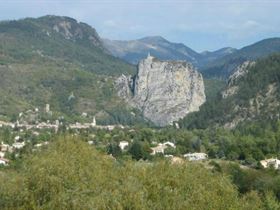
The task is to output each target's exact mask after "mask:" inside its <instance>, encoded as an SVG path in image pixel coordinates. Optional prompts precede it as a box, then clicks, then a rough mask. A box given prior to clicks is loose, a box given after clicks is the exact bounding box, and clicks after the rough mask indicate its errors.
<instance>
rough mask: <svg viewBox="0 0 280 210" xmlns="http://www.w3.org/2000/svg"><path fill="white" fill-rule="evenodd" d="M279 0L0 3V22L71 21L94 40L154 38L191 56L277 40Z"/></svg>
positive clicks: (23, 0) (37, 0) (16, 0)
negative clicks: (94, 35)
mask: <svg viewBox="0 0 280 210" xmlns="http://www.w3.org/2000/svg"><path fill="white" fill-rule="evenodd" d="M279 11H280V0H0V19H1V20H6V19H18V18H24V17H39V16H43V15H47V14H54V15H63V16H70V17H73V18H76V19H77V20H78V21H82V22H86V23H88V24H89V25H91V26H93V27H94V28H96V30H97V32H98V33H99V34H100V36H102V37H105V38H110V39H120V40H130V39H137V38H142V37H144V36H151V35H160V36H163V37H164V38H166V39H168V40H170V41H173V42H180V43H184V44H185V45H187V46H189V47H191V48H192V49H194V50H196V51H199V52H200V51H204V50H216V49H219V48H222V47H226V46H231V47H236V48H240V47H243V46H245V45H248V44H252V43H254V42H257V41H259V40H261V39H264V38H269V37H280V12H279Z"/></svg>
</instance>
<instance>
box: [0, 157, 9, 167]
mask: <svg viewBox="0 0 280 210" xmlns="http://www.w3.org/2000/svg"><path fill="white" fill-rule="evenodd" d="M8 163H9V160H8V159H5V158H0V165H4V166H6V165H8Z"/></svg>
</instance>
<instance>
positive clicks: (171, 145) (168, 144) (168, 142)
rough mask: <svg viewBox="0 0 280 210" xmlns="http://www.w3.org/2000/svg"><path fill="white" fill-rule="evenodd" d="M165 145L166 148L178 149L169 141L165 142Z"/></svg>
mask: <svg viewBox="0 0 280 210" xmlns="http://www.w3.org/2000/svg"><path fill="white" fill-rule="evenodd" d="M163 145H165V146H170V147H173V148H176V146H175V144H174V143H172V142H170V141H167V142H164V143H163Z"/></svg>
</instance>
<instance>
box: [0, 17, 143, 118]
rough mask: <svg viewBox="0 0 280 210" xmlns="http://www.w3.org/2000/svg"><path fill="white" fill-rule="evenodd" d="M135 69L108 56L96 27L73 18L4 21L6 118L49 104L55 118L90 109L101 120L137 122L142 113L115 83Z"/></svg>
mask: <svg viewBox="0 0 280 210" xmlns="http://www.w3.org/2000/svg"><path fill="white" fill-rule="evenodd" d="M134 72H135V69H134V67H133V66H131V65H129V64H126V63H125V62H123V61H121V60H119V59H117V58H115V57H113V56H111V55H109V54H108V52H107V51H106V49H105V48H104V47H103V45H102V42H101V41H100V38H99V36H98V34H97V33H96V31H95V29H93V28H92V27H90V26H89V25H87V24H85V23H78V22H77V21H76V20H74V19H72V18H68V17H58V16H44V17H41V18H38V19H34V18H27V19H22V20H17V21H2V22H0V75H1V77H0V87H1V89H0V97H1V99H2V100H1V102H0V112H1V113H0V117H1V118H8V119H11V118H15V116H17V115H18V113H19V112H24V111H27V110H28V109H34V108H35V107H38V108H39V109H40V110H43V108H44V107H45V104H47V103H48V104H50V106H51V110H52V111H53V116H52V118H56V117H58V116H64V117H66V118H67V119H69V120H75V119H77V117H79V116H81V113H83V112H87V113H88V114H89V116H92V115H97V120H98V121H99V122H108V123H110V122H112V120H113V122H115V123H116V121H118V120H121V119H122V120H124V119H125V120H128V121H130V122H131V121H133V119H134V120H135V119H138V118H137V114H136V117H134V115H135V113H134V115H131V114H130V112H132V110H131V109H127V108H126V106H125V104H124V102H123V101H122V100H121V99H119V98H118V97H117V95H116V94H115V92H114V88H113V81H114V78H115V77H116V76H118V75H120V74H122V73H123V74H128V73H129V74H131V73H134ZM116 110H118V111H116ZM120 115H121V116H120ZM84 120H90V119H84ZM108 120H109V121H108ZM122 120H121V121H122ZM136 121H137V120H136Z"/></svg>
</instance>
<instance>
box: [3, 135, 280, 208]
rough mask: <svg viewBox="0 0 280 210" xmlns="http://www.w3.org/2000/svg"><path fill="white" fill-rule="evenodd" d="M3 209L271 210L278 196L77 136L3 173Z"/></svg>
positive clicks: (191, 166)
mask: <svg viewBox="0 0 280 210" xmlns="http://www.w3.org/2000/svg"><path fill="white" fill-rule="evenodd" d="M0 180H1V181H0V207H1V209H13V210H14V209H29V210H31V209H68V210H70V209H75V210H77V209H83V210H84V209H197V210H202V209H221V210H224V209H248V210H249V209H250V210H251V209H271V208H270V207H271V206H272V205H276V206H277V207H279V206H278V203H277V202H276V201H275V200H273V197H271V196H269V195H268V198H264V199H260V197H259V196H258V195H257V193H255V192H253V191H252V192H250V193H248V194H245V195H243V196H240V195H239V194H238V191H237V190H236V187H235V186H234V185H233V184H231V182H230V180H229V179H228V178H227V177H225V176H223V175H222V174H219V173H218V172H211V170H209V169H205V168H204V167H203V166H202V165H195V164H190V163H188V164H179V165H177V164H170V163H168V162H165V161H159V162H154V163H147V162H132V161H126V162H118V161H115V160H114V159H112V158H110V157H108V156H104V155H102V154H100V153H98V152H96V151H95V150H94V149H93V148H92V147H90V146H89V145H87V144H85V143H82V142H81V141H80V140H77V139H73V138H69V137H68V138H61V139H60V140H58V141H57V142H56V143H54V144H52V145H50V146H49V148H47V149H44V150H42V151H40V152H38V153H36V152H35V153H34V154H31V155H29V156H28V157H26V158H25V159H24V162H23V165H22V166H21V167H20V168H19V169H18V170H17V171H13V170H12V169H7V170H4V171H1V174H0Z"/></svg>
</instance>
